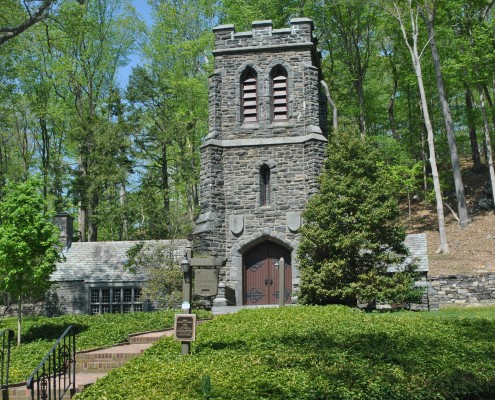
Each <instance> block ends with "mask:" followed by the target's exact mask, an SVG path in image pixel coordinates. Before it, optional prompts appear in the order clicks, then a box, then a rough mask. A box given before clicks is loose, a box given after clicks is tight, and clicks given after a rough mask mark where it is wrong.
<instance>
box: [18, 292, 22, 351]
mask: <svg viewBox="0 0 495 400" xmlns="http://www.w3.org/2000/svg"><path fill="white" fill-rule="evenodd" d="M21 327H22V297H21V296H19V298H18V299H17V346H20V345H21Z"/></svg>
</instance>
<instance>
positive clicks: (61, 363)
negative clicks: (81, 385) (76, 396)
mask: <svg viewBox="0 0 495 400" xmlns="http://www.w3.org/2000/svg"><path fill="white" fill-rule="evenodd" d="M75 331H76V330H75V327H74V326H72V325H71V326H69V327H68V328H67V329H66V330H65V332H64V333H63V334H62V336H60V338H59V339H58V340H57V342H56V343H55V344H54V345H53V347H52V348H51V350H50V351H49V352H48V353H47V355H46V356H45V357H44V358H43V360H42V361H41V362H40V364H39V365H38V366H37V367H36V369H35V370H34V372H33V373H32V374H31V376H30V377H29V379H28V380H27V388H28V389H30V390H31V399H32V400H34V399H40V400H56V399H62V397H64V395H65V393H66V392H67V390H69V389H70V388H71V386H72V390H73V391H74V390H75V387H76V332H75Z"/></svg>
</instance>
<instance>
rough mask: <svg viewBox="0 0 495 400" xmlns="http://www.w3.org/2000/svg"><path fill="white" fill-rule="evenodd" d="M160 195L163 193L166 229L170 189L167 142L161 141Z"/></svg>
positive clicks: (168, 215)
mask: <svg viewBox="0 0 495 400" xmlns="http://www.w3.org/2000/svg"><path fill="white" fill-rule="evenodd" d="M161 164H162V165H161V167H162V171H161V173H162V182H161V185H162V188H161V189H162V195H163V210H164V213H165V215H164V217H165V224H166V226H167V229H168V228H169V227H170V190H169V184H168V157H167V143H162V160H161Z"/></svg>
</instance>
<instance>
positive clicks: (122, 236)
mask: <svg viewBox="0 0 495 400" xmlns="http://www.w3.org/2000/svg"><path fill="white" fill-rule="evenodd" d="M119 194H120V206H121V208H122V225H121V229H120V235H119V240H127V238H128V234H127V215H126V212H125V204H126V195H127V191H126V187H125V182H122V184H121V185H120V190H119Z"/></svg>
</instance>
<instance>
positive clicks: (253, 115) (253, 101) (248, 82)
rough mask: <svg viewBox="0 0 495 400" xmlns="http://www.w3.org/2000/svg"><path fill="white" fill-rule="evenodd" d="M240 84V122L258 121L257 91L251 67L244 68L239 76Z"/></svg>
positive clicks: (254, 74)
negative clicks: (240, 76)
mask: <svg viewBox="0 0 495 400" xmlns="http://www.w3.org/2000/svg"><path fill="white" fill-rule="evenodd" d="M241 85H242V95H241V96H242V98H241V103H242V122H257V121H258V91H257V85H256V72H255V71H253V70H252V69H251V68H248V69H246V71H245V72H244V73H243V75H242V78H241Z"/></svg>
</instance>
